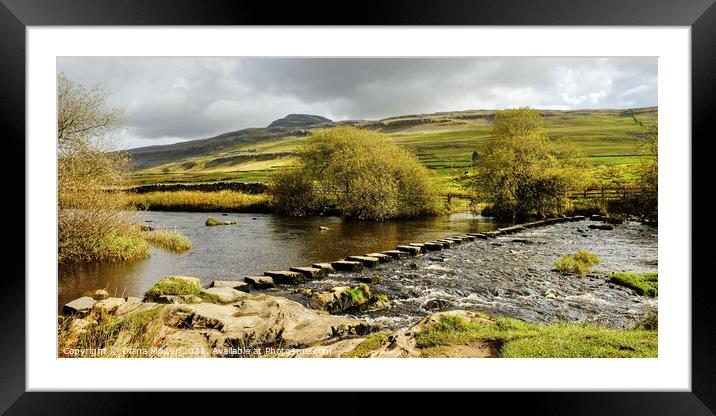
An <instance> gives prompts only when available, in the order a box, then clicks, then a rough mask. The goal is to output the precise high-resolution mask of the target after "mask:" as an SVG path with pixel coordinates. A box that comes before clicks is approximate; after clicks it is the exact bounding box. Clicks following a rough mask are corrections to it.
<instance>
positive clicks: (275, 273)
mask: <svg viewBox="0 0 716 416" xmlns="http://www.w3.org/2000/svg"><path fill="white" fill-rule="evenodd" d="M264 275H266V276H269V277H273V281H274V282H276V283H278V284H282V285H297V284H299V283H305V282H306V277H305V276H304V275H302V274H301V273H298V272H292V271H286V270H269V271H267V272H264Z"/></svg>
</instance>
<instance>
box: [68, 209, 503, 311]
mask: <svg viewBox="0 0 716 416" xmlns="http://www.w3.org/2000/svg"><path fill="white" fill-rule="evenodd" d="M135 215H136V216H137V218H136V219H137V221H138V222H139V223H140V224H144V225H147V226H151V227H154V228H164V229H170V230H177V231H180V232H181V233H183V234H185V235H186V236H187V237H188V238H189V239H190V240H191V242H192V244H193V248H192V250H190V251H188V252H185V253H181V254H176V253H171V252H166V251H164V250H161V249H158V248H152V255H151V257H150V258H148V259H145V260H139V261H132V262H122V263H92V264H82V265H61V266H60V267H59V276H58V283H59V284H58V288H59V306H61V305H63V304H64V303H66V302H68V301H71V300H73V299H75V298H77V297H80V296H83V295H85V294H87V293H88V292H90V291H93V290H96V289H99V288H106V289H107V290H108V291H109V293H110V295H112V296H115V294H116V296H138V297H142V295H143V294H144V292H145V291H146V290H147V289H149V288H150V287H151V286H152V285H153V284H154V283H155V282H156V281H157V280H159V279H160V278H161V277H163V276H167V275H172V274H175V275H176V274H179V275H186V276H194V277H198V278H199V279H201V281H202V282H203V283H204V284H209V283H211V281H212V280H215V279H221V280H241V279H243V277H245V276H249V275H256V274H258V275H261V274H263V272H264V271H266V270H281V269H287V268H288V267H290V266H305V265H310V264H312V263H316V262H322V261H323V262H325V261H329V262H330V261H334V260H339V259H342V258H345V257H346V256H349V255H360V254H366V253H370V252H373V251H382V250H390V249H394V248H395V247H396V246H397V245H399V244H405V243H410V242H422V241H427V240H431V239H434V238H438V237H445V236H447V235H452V234H460V233H466V232H483V231H489V230H493V229H495V228H496V224H495V223H494V222H493V221H492V220H491V219H489V218H485V217H480V216H473V215H471V214H469V213H455V214H452V215H449V216H440V217H431V218H426V219H418V220H402V221H388V222H382V223H375V222H354V221H344V220H342V219H341V218H338V217H304V218H302V217H299V218H296V217H285V216H279V215H274V214H238V213H236V214H221V213H194V212H156V211H143V212H137V213H136V214H135ZM210 216H212V217H214V218H217V219H221V220H232V221H236V222H237V224H235V225H228V226H215V227H207V226H206V225H204V222H205V221H206V219H207V218H208V217H210ZM321 226H323V227H328V228H329V229H328V230H320V229H319V227H321Z"/></svg>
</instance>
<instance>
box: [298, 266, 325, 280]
mask: <svg viewBox="0 0 716 416" xmlns="http://www.w3.org/2000/svg"><path fill="white" fill-rule="evenodd" d="M289 270H290V271H292V272H297V273H301V274H302V275H304V276H305V277H306V279H322V278H324V277H326V275H327V274H328V273H327V272H326V271H325V270H323V269H322V268H319V267H291V268H289Z"/></svg>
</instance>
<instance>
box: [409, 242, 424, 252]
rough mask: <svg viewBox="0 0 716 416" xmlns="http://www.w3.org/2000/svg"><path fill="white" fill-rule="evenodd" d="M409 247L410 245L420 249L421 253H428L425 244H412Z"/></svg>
mask: <svg viewBox="0 0 716 416" xmlns="http://www.w3.org/2000/svg"><path fill="white" fill-rule="evenodd" d="M408 245H409V246H413V247H419V248H420V252H421V253H425V252H426V251H427V250H426V249H425V244H423V243H410V244H408Z"/></svg>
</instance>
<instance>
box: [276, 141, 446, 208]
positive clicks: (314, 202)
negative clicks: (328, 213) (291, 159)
mask: <svg viewBox="0 0 716 416" xmlns="http://www.w3.org/2000/svg"><path fill="white" fill-rule="evenodd" d="M296 155H297V158H298V166H297V168H296V169H295V170H293V171H291V172H287V173H276V174H275V175H276V176H275V177H274V178H272V180H271V187H270V194H271V197H272V201H273V203H274V206H275V207H276V209H277V210H278V211H281V212H286V213H288V214H292V215H304V214H306V213H309V212H315V211H316V210H322V209H326V207H330V208H334V209H336V210H337V211H338V212H339V213H340V214H341V215H343V216H345V217H347V218H354V219H364V220H377V221H380V220H386V219H392V218H406V217H419V216H424V215H434V214H438V213H441V212H443V211H444V210H445V208H444V205H443V204H442V202H441V200H440V198H439V195H440V193H439V186H438V183H437V178H436V177H435V176H434V175H432V174H431V173H430V171H428V169H427V168H425V167H424V166H423V165H421V164H420V162H419V161H418V160H417V158H416V157H415V155H414V154H412V153H410V152H409V151H408V150H406V149H404V148H402V147H400V146H398V145H396V144H394V143H392V142H391V141H390V140H388V139H387V137H386V136H384V135H382V134H379V133H374V132H371V131H367V130H360V129H357V128H354V127H336V128H332V129H325V130H317V131H315V132H313V134H311V136H309V137H308V139H307V140H306V142H305V143H304V144H303V145H302V146H300V147H299V148H298V149H297V151H296Z"/></svg>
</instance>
